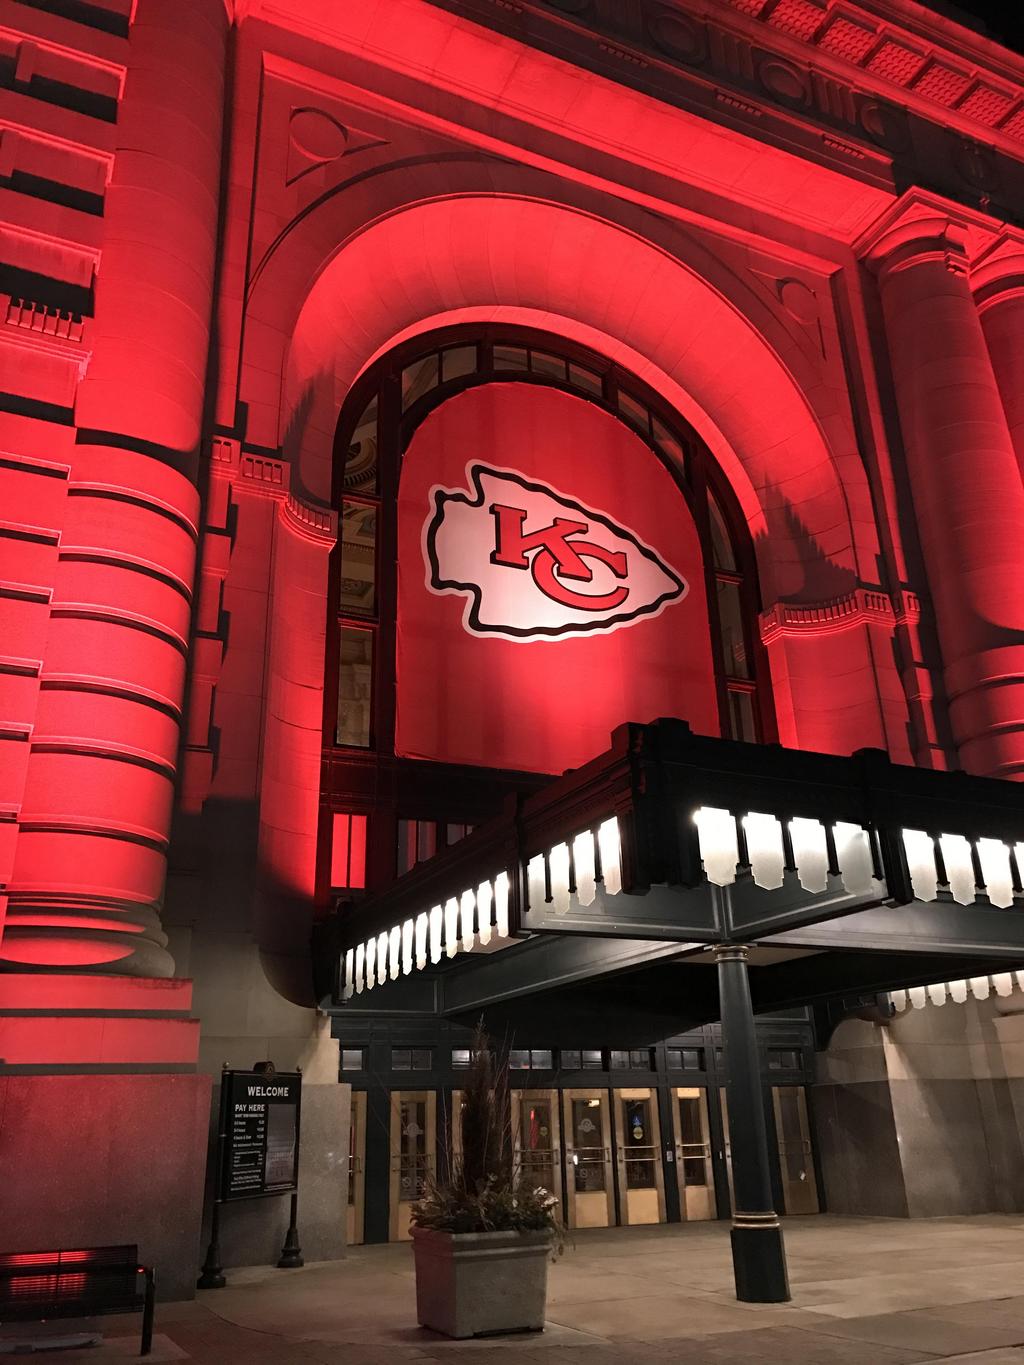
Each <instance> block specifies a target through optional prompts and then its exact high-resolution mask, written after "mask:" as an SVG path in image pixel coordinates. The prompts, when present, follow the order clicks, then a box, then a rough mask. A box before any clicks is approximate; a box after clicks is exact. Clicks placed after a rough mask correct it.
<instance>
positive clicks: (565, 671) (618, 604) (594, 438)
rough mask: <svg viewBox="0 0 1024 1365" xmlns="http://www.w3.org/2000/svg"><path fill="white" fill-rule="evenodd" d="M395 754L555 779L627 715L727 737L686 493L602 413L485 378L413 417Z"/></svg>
mask: <svg viewBox="0 0 1024 1365" xmlns="http://www.w3.org/2000/svg"><path fill="white" fill-rule="evenodd" d="M398 560H399V563H398V630H397V637H398V638H397V701H396V747H397V749H398V752H399V753H400V754H403V755H405V756H408V757H415V758H427V759H434V760H437V761H441V762H449V763H466V764H477V765H484V766H487V767H496V768H511V769H518V770H522V771H531V772H548V773H559V772H562V771H563V770H564V769H566V768H568V767H574V766H577V765H578V764H580V763H583V762H585V761H586V760H587V759H589V758H591V757H592V756H593V755H594V754H596V753H600V752H601V751H602V750H603V749H604V748H606V747H607V744H608V735H609V733H610V731H611V730H613V729H614V728H615V727H616V726H617V725H619V724H621V723H622V722H623V721H626V720H634V721H649V720H654V719H656V718H657V717H659V716H679V717H681V718H682V719H685V720H688V721H689V722H690V724H691V725H692V726H693V728H694V729H695V730H697V731H700V732H703V733H705V734H716V733H717V732H718V710H717V697H716V692H715V682H714V670H713V665H712V655H711V643H710V634H709V629H708V619H707V605H706V600H705V593H704V569H703V564H702V560H701V552H700V541H699V537H698V534H697V529H696V526H695V524H694V521H693V517H692V515H691V513H690V510H689V506H688V504H687V502H686V499H685V497H684V495H683V493H682V491H681V489H680V487H679V485H678V484H677V483H676V481H675V479H674V478H673V476H672V475H671V474H670V473H669V471H668V470H667V469H666V468H665V467H664V466H663V465H662V464H661V462H660V461H659V459H658V457H657V456H656V455H655V454H654V452H653V451H652V450H651V449H650V448H649V447H648V446H647V445H646V444H645V443H644V442H643V441H642V440H641V439H640V437H639V436H637V435H635V434H634V433H633V432H632V431H631V430H629V428H627V427H626V426H625V425H624V424H623V423H622V422H620V421H618V420H617V419H616V418H615V417H613V416H612V415H611V414H610V413H608V412H606V411H604V410H603V409H601V408H599V407H597V406H596V405H595V404H593V403H589V402H587V401H586V400H584V399H582V398H578V397H576V396H575V395H573V394H569V393H565V392H563V391H561V390H558V389H554V388H547V387H544V386H540V385H533V384H527V383H518V382H511V383H500V384H498V383H496V384H489V385H481V386H480V387H477V388H473V389H470V390H467V391H466V392H465V393H462V394H459V395H457V396H456V397H454V398H452V399H449V400H448V401H447V402H445V403H444V404H442V405H441V406H440V407H439V408H437V409H436V410H435V411H434V412H432V413H431V414H430V415H429V416H428V417H427V418H426V419H425V420H424V421H423V423H422V424H421V426H420V427H419V429H418V430H417V432H416V434H415V435H414V437H413V439H412V441H411V442H410V445H409V449H408V451H407V452H406V456H405V460H404V464H403V469H402V476H401V484H400V489H399V505H398Z"/></svg>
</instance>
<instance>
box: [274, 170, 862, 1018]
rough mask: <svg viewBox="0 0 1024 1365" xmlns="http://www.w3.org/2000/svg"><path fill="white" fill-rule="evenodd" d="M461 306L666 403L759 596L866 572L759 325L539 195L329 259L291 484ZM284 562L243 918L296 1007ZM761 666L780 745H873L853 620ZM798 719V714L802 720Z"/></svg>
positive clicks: (808, 596) (392, 230)
mask: <svg viewBox="0 0 1024 1365" xmlns="http://www.w3.org/2000/svg"><path fill="white" fill-rule="evenodd" d="M470 318H473V319H477V320H479V319H481V318H485V319H487V318H489V319H491V320H495V321H498V320H501V321H510V322H516V323H523V324H525V325H529V326H534V327H539V328H542V329H544V330H546V331H548V332H550V333H553V334H556V335H559V336H562V337H564V338H566V339H567V340H569V341H575V342H578V343H581V344H583V345H586V346H589V347H591V348H592V349H594V350H598V351H600V352H602V353H603V354H604V355H606V356H607V357H608V358H609V359H610V360H613V361H617V362H618V363H621V364H623V365H624V366H627V367H629V368H630V369H631V370H632V371H633V372H634V373H635V374H636V375H637V376H638V377H639V378H641V379H642V380H644V382H646V383H647V384H648V385H649V386H650V387H651V388H652V389H654V390H655V391H656V392H658V393H659V394H660V395H661V396H662V397H663V398H664V399H665V400H666V401H667V402H669V403H671V404H673V405H674V406H676V407H678V409H679V410H680V412H681V413H682V415H683V416H685V417H686V418H687V420H688V421H689V422H690V423H691V425H692V426H693V427H694V428H695V429H696V430H697V431H698V432H699V434H700V435H701V436H702V437H703V438H704V440H705V441H706V442H707V444H708V446H709V448H710V449H711V451H712V453H713V454H714V455H715V457H716V458H717V459H718V460H719V462H720V464H721V465H722V468H723V470H724V472H725V474H726V476H727V478H728V479H729V481H730V483H731V484H732V487H733V489H734V491H735V493H736V496H737V498H738V500H739V502H740V505H741V507H742V508H743V511H744V514H745V515H746V517H747V521H748V524H749V526H750V530H751V533H752V535H753V538H754V542H755V547H756V551H757V558H758V570H759V575H760V581H761V589H762V594H763V598H764V605H765V606H766V607H770V606H773V605H774V604H775V603H778V602H782V603H789V604H801V603H808V604H810V603H820V602H821V601H823V600H829V599H836V598H842V597H845V596H847V595H848V594H851V593H852V592H853V591H854V590H855V589H856V588H857V587H858V585H859V584H860V582H861V581H863V580H867V581H868V582H871V581H872V579H873V577H874V574H875V572H876V569H875V566H876V562H877V559H876V557H877V555H878V540H877V535H876V529H875V525H874V520H873V516H872V512H871V504H870V497H869V493H868V489H867V485H866V477H865V474H864V470H863V467H862V465H861V464H860V462H859V458H858V457H857V455H856V452H855V451H854V450H852V449H849V448H847V449H845V450H843V451H841V452H838V453H837V452H834V451H833V450H831V449H830V447H829V444H828V442H827V441H826V439H825V436H824V433H823V431H822V428H821V426H820V425H819V423H818V421H817V420H816V418H815V416H814V413H813V412H812V410H811V407H810V404H809V403H808V401H807V398H806V397H805V395H804V393H803V392H802V391H801V389H800V387H799V385H798V384H797V383H796V382H795V380H794V378H793V375H792V373H791V372H790V369H789V368H788V367H787V365H786V364H784V363H783V360H782V359H781V358H780V356H779V354H778V353H777V352H776V350H775V349H773V347H772V346H771V345H769V344H768V342H767V341H766V339H765V337H764V335H763V334H762V333H761V332H759V331H758V330H757V329H756V328H755V327H754V326H752V325H751V323H750V322H749V320H748V319H746V318H745V317H744V316H743V315H742V314H741V313H740V312H739V311H738V310H737V308H736V307H735V306H734V305H733V304H732V303H731V302H729V301H728V300H727V299H726V298H725V297H723V295H722V294H721V293H720V292H718V291H717V290H716V289H714V288H712V287H711V285H710V284H709V283H708V282H707V280H706V279H705V278H703V277H702V276H700V275H699V274H698V273H696V272H695V271H694V270H693V269H692V268H690V267H689V266H687V265H685V264H684V263H682V262H681V261H680V260H678V259H676V258H674V257H673V256H672V255H670V254H669V252H668V251H666V250H664V249H663V248H662V247H660V246H658V245H655V244H654V243H653V242H651V241H650V240H647V239H645V238H643V237H641V236H639V235H638V234H637V233H635V232H632V231H628V230H626V229H624V228H622V227H620V226H617V225H615V224H613V223H610V222H608V221H607V220H606V219H603V218H599V217H596V216H594V215H592V214H588V213H585V212H581V211H579V210H576V209H571V208H568V207H566V206H564V205H559V204H554V203H551V202H548V201H541V200H537V199H530V198H522V197H510V196H498V195H494V194H491V195H453V196H450V197H447V198H442V199H434V200H429V201H426V202H421V203H416V204H412V205H409V206H406V207H404V208H401V209H398V210H396V211H394V212H391V213H389V214H387V215H385V216H383V217H380V218H378V219H376V220H375V221H373V222H372V223H370V224H368V225H366V226H364V227H362V228H361V229H359V230H357V231H355V232H354V233H353V234H352V235H351V236H350V237H349V238H348V239H347V240H345V241H344V243H343V244H342V245H341V246H340V247H339V248H338V249H337V251H336V252H335V254H334V255H333V256H332V257H331V259H330V260H329V261H328V262H327V264H326V265H325V266H324V267H323V268H322V269H321V270H320V272H319V274H318V275H317V276H316V279H315V280H314V282H313V283H312V285H311V287H310V288H309V292H308V294H307V295H306V298H305V301H304V302H303V304H302V306H301V309H300V311H299V313H298V317H297V321H296V323H295V327H294V330H293V333H292V336H291V341H290V345H289V349H288V355H287V361H286V364H285V368H284V373H283V375H282V388H281V406H280V413H279V423H280V425H279V433H280V439H281V444H282V447H283V451H284V454H285V455H286V457H287V458H288V459H289V460H290V462H291V465H292V472H293V484H292V486H293V488H300V489H301V490H302V492H303V494H304V495H305V496H307V497H309V498H310V499H311V500H313V501H319V502H322V503H324V504H326V503H327V502H328V500H329V495H330V486H331V459H332V445H333V437H334V431H335V426H336V422H337V416H338V411H339V409H340V406H341V403H342V401H343V400H344V397H345V395H346V394H347V392H348V390H349V389H350V387H351V385H352V383H353V382H354V381H355V379H356V378H357V377H358V375H359V374H360V373H361V372H362V371H363V370H364V369H365V368H366V366H367V365H368V364H369V363H371V361H372V360H373V358H374V357H375V356H377V355H379V354H380V353H381V351H383V350H385V349H388V348H390V347H391V346H392V345H394V344H395V343H396V342H397V341H398V340H399V339H400V338H404V337H406V336H409V335H411V334H413V333H414V332H417V331H420V330H424V329H427V328H429V329H434V328H439V327H442V326H445V325H448V324H451V323H454V322H459V321H463V320H467V319H470ZM840 465H841V469H842V474H841V473H840ZM299 554H300V557H302V558H303V562H302V564H301V565H300V564H298V563H297V561H296V559H295V556H287V555H281V556H279V557H277V559H276V560H275V566H274V575H273V583H272V601H271V649H270V673H269V686H268V694H267V712H266V719H265V727H266V729H265V733H266V748H265V755H266V758H265V761H264V766H263V772H262V776H261V792H260V855H261V867H262V888H263V889H262V893H261V901H260V906H259V913H258V925H257V933H258V937H259V939H260V942H261V945H262V949H263V953H264V960H265V962H266V963H267V966H268V971H269V972H270V974H271V978H272V980H274V982H275V984H277V985H278V988H279V989H281V990H282V991H283V993H285V994H289V995H291V996H292V997H293V998H296V991H297V990H299V989H300V987H299V986H298V985H297V984H296V983H297V981H298V980H299V979H300V978H301V976H302V972H303V966H302V964H303V960H304V958H305V954H306V952H307V947H306V945H307V942H308V927H309V923H310V916H311V913H312V900H313V894H314V885H315V876H316V869H315V847H316V828H317V798H318V791H319V764H320V737H321V736H320V730H319V724H316V725H314V724H312V723H311V722H312V719H313V712H314V711H315V709H316V707H315V705H314V704H313V698H312V696H311V689H312V688H314V687H315V679H317V678H319V679H320V680H321V682H320V686H321V688H322V679H323V676H324V670H323V660H324V639H325V635H324V631H323V630H322V629H316V630H309V629H307V630H304V631H303V632H302V634H301V637H297V635H296V632H295V631H294V630H290V629H289V628H288V626H287V620H288V613H289V610H290V607H289V602H290V601H292V600H293V593H292V588H293V585H294V583H295V582H298V581H299V580H301V583H302V587H303V590H304V592H311V593H312V596H313V598H316V597H317V596H318V595H319V594H320V593H322V594H323V600H324V603H325V607H326V593H327V577H326V576H327V555H326V552H325V551H324V549H323V547H322V546H316V545H314V543H313V542H309V543H308V546H307V547H305V548H301V549H300V550H299ZM287 575H291V577H288V576H287ZM325 618H326V610H325V612H324V615H323V616H322V617H321V620H325ZM308 619H309V618H307V621H308ZM277 640H281V641H287V642H288V644H287V648H284V646H282V647H281V648H278V647H277V645H276V641H277ZM297 649H298V650H301V654H302V658H301V660H300V659H299V658H298V657H297V654H296V650H297ZM801 672H802V673H803V676H800V674H801ZM772 674H773V684H774V685H775V690H776V693H777V694H778V695H784V696H785V697H787V698H788V701H787V703H786V711H785V714H781V713H780V716H779V733H780V738H781V739H782V740H783V742H784V743H789V744H792V745H794V746H797V747H816V748H825V749H831V750H833V751H836V752H844V751H845V752H848V751H850V750H851V749H853V748H856V747H859V746H861V745H877V746H879V747H884V746H885V745H886V742H887V741H886V733H885V727H884V724H883V720H882V716H881V706H880V703H879V701H878V696H877V682H876V678H875V670H874V664H873V662H872V658H871V645H870V641H869V640H868V638H867V636H866V634H865V632H864V631H863V630H860V629H858V630H857V631H856V632H854V631H845V630H843V631H840V632H834V633H832V634H824V633H823V634H822V636H821V637H820V639H818V640H816V641H815V644H814V647H813V658H812V659H810V661H809V658H808V656H807V655H806V654H804V655H802V656H801V658H800V659H799V660H796V661H794V660H791V659H789V658H788V657H787V654H786V651H785V646H784V645H783V646H782V647H781V648H780V649H779V650H777V651H776V652H775V653H774V654H773V658H772ZM837 678H840V679H844V680H845V684H846V685H845V686H842V685H840V686H836V684H835V680H836V679H837ZM830 690H831V695H830ZM801 713H805V714H806V715H807V716H808V717H809V720H808V723H807V724H806V726H805V727H804V728H803V730H801V728H800V726H799V725H798V722H797V717H798V716H799V715H800V714H801ZM296 969H297V970H298V975H297V974H296Z"/></svg>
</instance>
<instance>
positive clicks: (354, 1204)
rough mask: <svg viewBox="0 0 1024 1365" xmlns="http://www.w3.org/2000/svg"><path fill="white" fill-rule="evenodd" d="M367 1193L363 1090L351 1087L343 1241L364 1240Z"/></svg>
mask: <svg viewBox="0 0 1024 1365" xmlns="http://www.w3.org/2000/svg"><path fill="white" fill-rule="evenodd" d="M365 1196H366V1091H365V1090H353V1091H352V1110H351V1114H350V1117H349V1127H348V1215H347V1218H348V1221H347V1225H346V1239H345V1240H346V1244H347V1245H348V1246H350V1247H354V1246H359V1245H360V1244H361V1242H362V1240H363V1208H364V1203H365Z"/></svg>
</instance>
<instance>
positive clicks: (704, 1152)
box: [672, 1087, 715, 1222]
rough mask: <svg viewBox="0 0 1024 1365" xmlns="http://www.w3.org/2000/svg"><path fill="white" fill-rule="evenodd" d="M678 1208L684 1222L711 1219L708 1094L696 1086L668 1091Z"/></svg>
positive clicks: (711, 1192) (713, 1205) (711, 1184)
mask: <svg viewBox="0 0 1024 1365" xmlns="http://www.w3.org/2000/svg"><path fill="white" fill-rule="evenodd" d="M672 1125H673V1129H674V1137H675V1148H676V1152H675V1156H676V1179H677V1180H678V1182H679V1209H680V1212H681V1213H682V1215H683V1219H684V1220H685V1221H686V1222H697V1221H702V1220H704V1219H707V1218H714V1217H715V1181H714V1174H713V1168H712V1162H711V1134H710V1130H709V1127H708V1095H707V1091H706V1090H703V1089H701V1088H699V1087H687V1088H683V1087H677V1088H676V1089H674V1090H673V1091H672Z"/></svg>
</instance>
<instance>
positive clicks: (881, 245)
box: [857, 203, 970, 279]
mask: <svg viewBox="0 0 1024 1365" xmlns="http://www.w3.org/2000/svg"><path fill="white" fill-rule="evenodd" d="M969 238H970V227H969V225H968V224H967V223H965V222H962V221H960V220H959V219H957V218H956V217H954V216H953V215H952V214H950V213H947V212H945V211H944V210H942V209H941V208H940V207H939V206H934V207H930V206H926V205H924V204H918V203H916V204H913V205H910V206H909V207H907V208H906V209H904V210H902V211H901V212H899V213H898V214H897V215H895V216H894V215H892V214H887V215H886V216H885V217H884V218H883V219H882V220H881V221H880V222H879V223H877V224H876V225H875V226H874V227H873V228H872V229H871V230H870V231H869V232H868V233H866V234H865V236H864V237H862V238H861V239H860V241H859V242H858V243H857V251H858V254H859V255H860V257H861V259H862V260H863V261H864V263H865V265H866V266H867V267H868V269H869V270H871V271H872V272H873V273H874V274H875V275H877V276H878V277H879V279H885V278H887V277H888V276H891V275H895V274H898V273H899V272H900V271H902V270H906V269H908V268H910V267H912V266H917V265H924V264H939V265H943V266H944V267H945V268H946V269H947V270H948V271H949V272H950V274H953V275H966V274H967V271H968V267H969V264H970V257H969V251H968V241H969Z"/></svg>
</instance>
